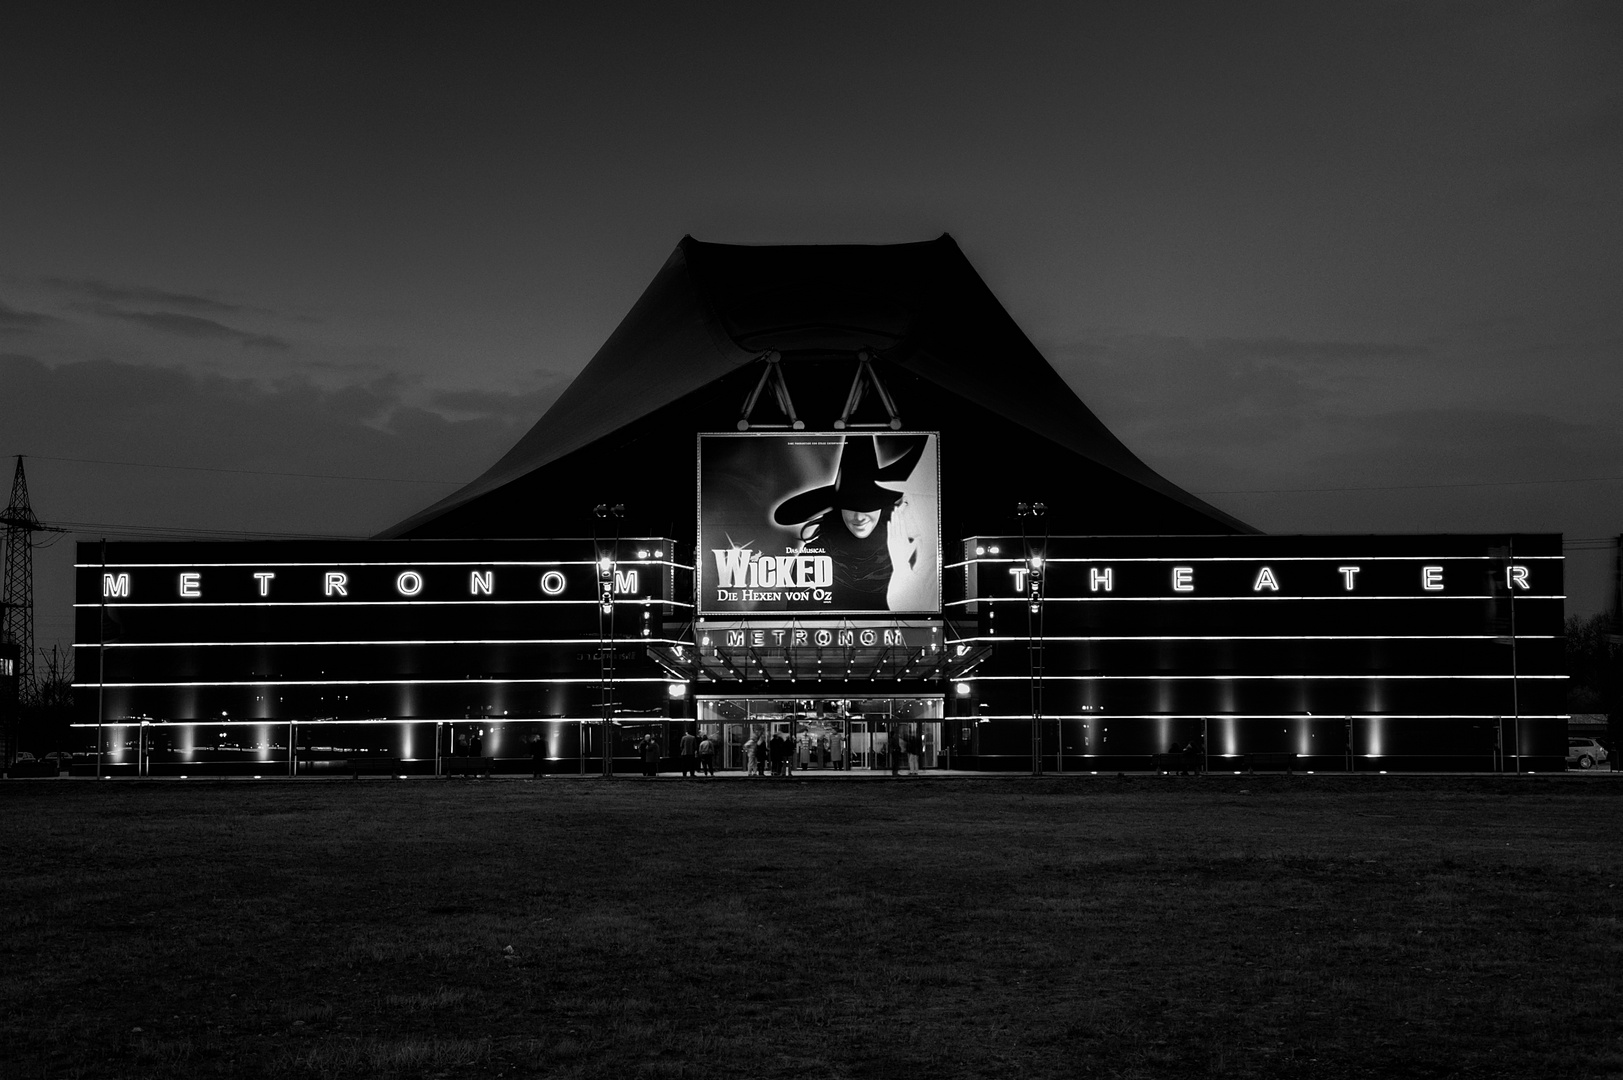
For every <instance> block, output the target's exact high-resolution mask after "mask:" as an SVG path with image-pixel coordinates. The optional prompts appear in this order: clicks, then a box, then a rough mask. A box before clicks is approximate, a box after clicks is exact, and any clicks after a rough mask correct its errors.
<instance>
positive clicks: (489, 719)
mask: <svg viewBox="0 0 1623 1080" xmlns="http://www.w3.org/2000/svg"><path fill="white" fill-rule="evenodd" d="M661 719H663V718H650V719H644V718H640V717H616V718H615V719H614V720H613V721H612V722H613V723H616V724H634V723H655V722H658V721H659V720H661ZM602 722H603V718H602V717H600V716H439V717H428V718H426V719H417V718H416V717H400V718H396V717H387V716H385V717H369V718H367V719H364V720H334V719H326V718H323V719H316V720H289V719H287V718H285V717H272V718H271V719H268V720H153V719H146V720H132V719H130V718H129V717H124V718H122V719H118V720H103V721H102V722H101V723H99V724H98V723H95V722H93V721H89V720H76V721H74V722H73V723H71V724H69V725H68V726H69V727H76V728H98V727H103V728H127V727H161V728H181V727H201V728H208V727H274V728H285V727H287V726H288V725H290V724H291V725H293V726H295V727H301V728H303V727H353V726H356V725H360V724H394V725H399V724H470V725H471V724H479V725H482V726H484V727H495V726H498V725H500V724H601V723H602ZM317 749H322V748H321V747H317ZM91 753H92V754H94V751H91ZM357 756H361V755H357ZM441 756H442V757H455V756H456V755H454V754H443V755H441ZM282 760H284V761H285V760H286V758H284V759H282ZM401 760H402V761H418V760H421V761H428V760H431V759H429V758H402V759H401ZM548 760H549V761H574V760H576V759H575V758H573V757H569V758H549V759H548Z"/></svg>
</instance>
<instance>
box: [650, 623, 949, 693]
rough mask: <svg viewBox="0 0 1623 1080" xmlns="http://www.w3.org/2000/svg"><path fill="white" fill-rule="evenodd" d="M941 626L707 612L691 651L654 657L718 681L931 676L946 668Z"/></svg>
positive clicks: (676, 669) (676, 670)
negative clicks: (720, 616) (711, 615)
mask: <svg viewBox="0 0 1623 1080" xmlns="http://www.w3.org/2000/svg"><path fill="white" fill-rule="evenodd" d="M943 634H944V629H943V626H942V624H941V622H940V621H923V620H906V619H874V620H863V621H861V622H851V621H849V620H845V619H794V620H785V619H772V620H760V619H751V620H736V621H734V620H727V621H720V620H710V619H706V620H701V621H700V623H699V626H698V651H697V656H695V655H694V654H693V653H692V652H690V651H689V650H688V649H687V648H685V647H678V648H671V649H667V650H666V654H665V655H659V656H658V658H659V659H660V660H661V662H662V663H664V664H665V665H666V666H667V667H668V668H669V669H670V670H672V672H673V673H691V672H692V671H693V670H694V663H695V661H697V668H698V672H699V673H700V674H701V675H702V676H703V677H706V678H709V679H710V680H712V681H717V682H790V681H800V682H807V683H814V682H831V681H833V682H840V681H848V680H850V679H859V680H872V679H907V680H930V679H939V678H943V677H945V676H946V675H948V674H950V673H949V672H948V671H947V668H948V666H949V665H950V664H951V662H952V661H953V659H954V658H953V657H952V656H951V655H949V651H948V650H947V649H946V647H945V644H944V638H943ZM654 651H655V652H656V654H659V653H660V649H659V648H656V649H655V650H654Z"/></svg>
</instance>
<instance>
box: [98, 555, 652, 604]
mask: <svg viewBox="0 0 1623 1080" xmlns="http://www.w3.org/2000/svg"><path fill="white" fill-rule="evenodd" d="M379 551H380V553H383V552H386V551H387V548H386V547H380V548H379ZM391 554H392V553H391ZM674 568H675V564H674V563H673V562H672V561H671V560H669V559H668V558H667V557H666V553H665V551H664V549H663V547H661V548H659V549H651V550H645V551H640V552H639V553H638V557H636V558H627V557H622V558H620V559H617V560H610V562H609V567H608V570H607V571H606V573H605V572H600V570H599V567H598V565H597V564H596V563H594V562H593V561H591V560H588V559H580V560H577V561H570V560H537V561H503V562H500V563H486V564H480V563H471V562H470V563H454V562H453V563H447V562H439V561H424V562H421V563H408V562H404V561H397V560H388V561H385V560H383V559H380V560H379V561H376V562H361V561H351V560H349V559H345V560H344V561H342V562H333V563H328V564H325V565H324V564H321V563H317V562H298V563H292V562H289V563H281V562H267V563H262V564H258V565H255V564H249V563H217V564H216V563H202V562H200V563H127V564H124V565H116V566H115V565H110V566H100V565H86V564H82V563H81V564H80V566H79V570H80V572H81V573H88V575H89V580H88V581H82V584H81V597H82V598H84V599H89V598H87V597H84V592H83V590H84V588H85V586H86V585H89V586H90V587H91V588H92V589H94V592H93V594H92V595H93V597H94V599H95V600H96V601H98V602H100V603H103V604H111V605H116V606H119V607H165V606H176V607H209V606H227V605H254V606H280V605H301V604H390V603H397V604H408V603H423V604H454V603H464V604H465V603H496V604H502V603H544V602H551V601H557V602H565V603H574V602H582V603H586V602H594V601H596V600H597V599H598V598H599V595H600V593H599V588H600V585H606V586H607V587H608V589H609V592H610V594H611V595H613V596H615V597H618V598H625V599H632V600H655V599H657V600H666V599H667V598H668V596H669V593H670V579H671V573H672V571H673V570H674ZM81 606H83V602H82V601H81Z"/></svg>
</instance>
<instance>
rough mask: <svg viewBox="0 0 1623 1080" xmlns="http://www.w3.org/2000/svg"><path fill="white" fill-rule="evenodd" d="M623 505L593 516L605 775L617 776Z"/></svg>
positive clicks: (606, 507)
mask: <svg viewBox="0 0 1623 1080" xmlns="http://www.w3.org/2000/svg"><path fill="white" fill-rule="evenodd" d="M625 512H626V507H625V504H624V503H615V504H614V505H613V506H610V505H609V504H608V503H598V504H597V506H595V507H593V509H592V513H593V514H594V515H595V516H596V518H597V527H596V528H595V529H594V530H593V534H592V549H593V554H594V555H595V556H596V559H597V670H598V680H599V686H600V688H601V695H602V725H603V775H604V776H605V777H609V776H613V775H614V649H615V644H614V571H615V569H616V565H617V562H618V559H619V555H620V522H621V519H623V518H624V517H625ZM611 517H612V518H613V519H614V541H613V546H611V547H609V548H608V549H607V550H604V548H603V545H602V539H601V536H602V533H603V531H604V527H605V526H604V521H605V519H607V518H611Z"/></svg>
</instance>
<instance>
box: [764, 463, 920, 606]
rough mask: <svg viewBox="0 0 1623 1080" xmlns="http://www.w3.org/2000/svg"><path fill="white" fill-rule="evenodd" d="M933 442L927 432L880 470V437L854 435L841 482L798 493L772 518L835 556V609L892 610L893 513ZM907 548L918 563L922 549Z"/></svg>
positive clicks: (808, 546)
mask: <svg viewBox="0 0 1623 1080" xmlns="http://www.w3.org/2000/svg"><path fill="white" fill-rule="evenodd" d="M928 441H929V436H927V435H920V436H916V437H909V438H908V446H907V449H906V450H904V451H903V452H902V454H901V455H900V456H899V457H896V458H894V459H892V460H891V461H889V462H887V463H886V464H884V465H881V464H880V463H879V441H878V439H876V438H875V437H874V436H872V435H847V436H846V437H845V441H844V442H843V443H842V444H841V446H840V463H839V467H838V469H837V470H836V472H835V475H834V482H833V483H831V484H825V485H823V486H822V487H816V488H812V489H811V490H809V491H802V492H800V493H799V494H797V495H791V496H790V497H789V498H787V499H785V500H784V501H783V502H781V503H779V504H778V507H777V509H776V510H774V511H773V512H772V520H773V521H775V522H777V523H778V524H779V525H799V526H800V540H801V548H802V550H813V549H818V548H820V549H822V551H823V553H824V554H827V555H830V556H832V557H833V563H834V606H835V607H836V608H838V609H840V610H842V611H886V610H888V609H889V608H890V606H891V605H890V601H889V599H888V598H887V593H888V592H889V590H890V585H891V579H892V576H893V575H894V573H895V571H896V569H897V567H896V564H895V561H894V558H893V548H896V547H898V545H897V544H896V543H895V540H894V539H893V536H892V531H893V523H892V516H893V515H894V514H895V512H896V508H897V506H898V504H900V503H901V502H902V500H903V497H904V496H903V492H902V490H901V487H900V485H902V484H904V483H906V481H907V479H908V477H910V476H911V475H912V474H913V469H914V467H915V466H917V465H918V463H919V458H920V457H922V456H923V454H924V449H925V446H926V444H927V443H928ZM883 484H894V485H897V486H896V487H885V486H882V485H883ZM900 547H901V549H902V550H905V551H906V555H905V556H904V557H905V558H906V559H908V561H909V562H910V563H916V562H917V559H918V551H917V550H916V549H915V548H912V547H908V546H907V545H906V544H902V545H900ZM913 568H914V567H912V566H910V567H909V569H910V570H911V569H913Z"/></svg>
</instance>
